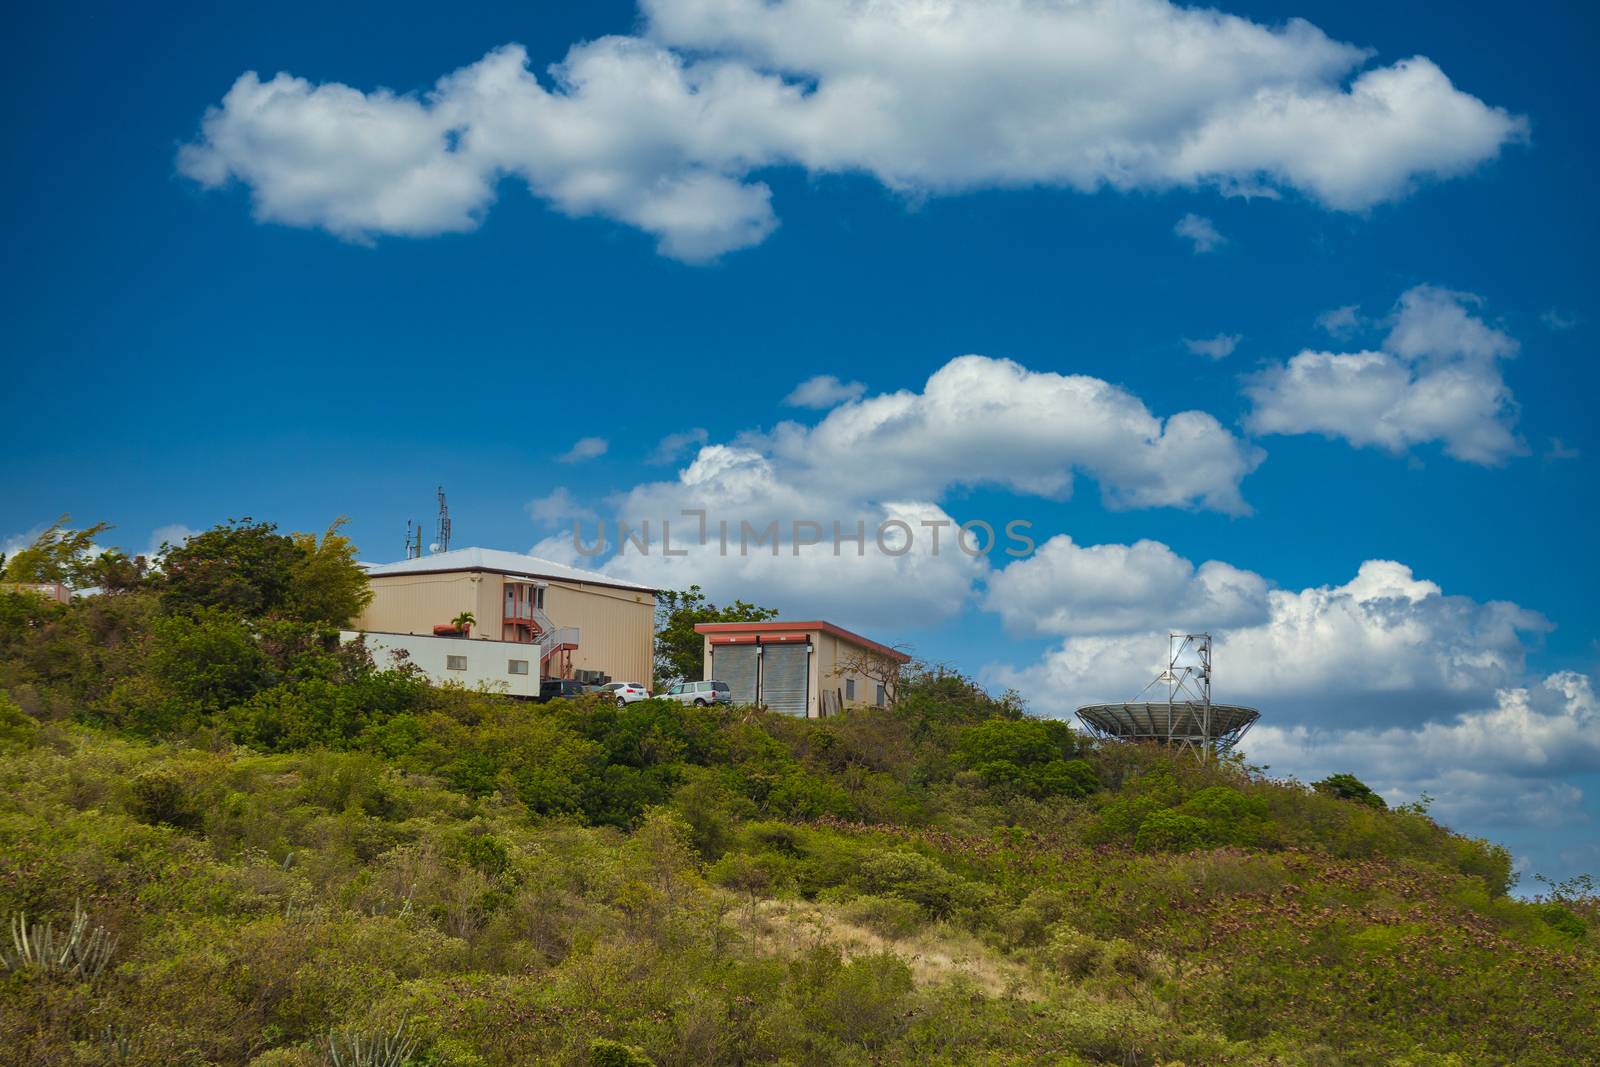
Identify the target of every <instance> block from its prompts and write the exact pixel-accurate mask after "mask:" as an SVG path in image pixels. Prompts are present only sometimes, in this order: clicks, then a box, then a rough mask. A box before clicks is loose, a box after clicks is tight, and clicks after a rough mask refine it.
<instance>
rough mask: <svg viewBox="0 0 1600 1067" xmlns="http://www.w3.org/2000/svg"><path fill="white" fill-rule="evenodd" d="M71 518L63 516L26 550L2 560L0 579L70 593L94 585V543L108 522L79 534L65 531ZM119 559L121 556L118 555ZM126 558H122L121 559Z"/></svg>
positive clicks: (76, 531) (108, 527)
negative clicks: (54, 586)
mask: <svg viewBox="0 0 1600 1067" xmlns="http://www.w3.org/2000/svg"><path fill="white" fill-rule="evenodd" d="M71 521H72V516H70V515H63V516H61V517H60V518H59V519H57V520H56V521H55V522H53V523H51V524H50V527H49V529H47V530H45V531H44V532H43V533H41V534H40V535H39V536H38V537H35V538H34V539H33V543H32V544H30V545H29V546H28V547H27V548H23V549H18V550H17V551H16V552H15V553H13V554H12V555H11V556H9V557H7V558H6V559H5V561H4V562H5V567H4V569H3V570H0V579H3V580H5V581H7V582H29V583H33V582H37V583H54V582H60V583H61V584H62V585H65V586H67V587H68V588H71V589H86V588H88V587H90V586H93V585H95V584H97V582H96V580H95V575H96V573H97V572H96V570H95V557H96V556H97V555H99V552H98V551H97V550H96V545H95V543H94V540H95V538H96V537H99V536H100V535H101V534H103V533H105V532H106V531H107V530H109V529H111V524H110V523H108V522H97V523H95V524H93V525H92V526H85V527H84V528H83V529H81V530H72V529H68V528H67V523H69V522H71ZM118 555H119V556H121V553H118ZM122 558H124V559H125V558H126V557H122Z"/></svg>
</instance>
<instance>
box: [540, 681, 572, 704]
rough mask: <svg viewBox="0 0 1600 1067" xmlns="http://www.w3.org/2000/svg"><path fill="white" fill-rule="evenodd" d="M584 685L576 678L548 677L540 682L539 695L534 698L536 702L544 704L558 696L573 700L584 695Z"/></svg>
mask: <svg viewBox="0 0 1600 1067" xmlns="http://www.w3.org/2000/svg"><path fill="white" fill-rule="evenodd" d="M583 692H584V685H583V683H582V682H580V681H578V680H577V679H575V678H546V679H545V680H544V681H542V682H540V683H539V695H538V696H536V697H534V698H533V702H534V703H535V704H543V703H545V702H546V701H549V700H554V699H556V698H557V697H564V698H565V699H567V700H571V699H573V698H574V697H579V696H582V695H583Z"/></svg>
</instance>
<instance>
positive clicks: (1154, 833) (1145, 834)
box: [1133, 808, 1218, 852]
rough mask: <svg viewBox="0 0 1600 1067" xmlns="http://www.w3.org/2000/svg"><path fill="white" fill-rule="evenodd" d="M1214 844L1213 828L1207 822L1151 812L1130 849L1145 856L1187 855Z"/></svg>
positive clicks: (1178, 814) (1173, 813)
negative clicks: (1157, 852)
mask: <svg viewBox="0 0 1600 1067" xmlns="http://www.w3.org/2000/svg"><path fill="white" fill-rule="evenodd" d="M1217 843H1218V838H1217V832H1216V828H1215V826H1214V825H1213V824H1212V823H1211V822H1210V821H1208V820H1206V819H1202V818H1199V817H1197V816H1194V815H1185V814H1184V813H1182V812H1181V811H1177V810H1176V809H1173V808H1160V809H1158V810H1156V811H1152V812H1151V813H1150V814H1149V815H1148V816H1146V817H1145V819H1144V821H1143V822H1141V823H1140V824H1139V830H1138V833H1137V834H1136V835H1135V836H1134V840H1133V844H1134V847H1135V848H1138V849H1140V850H1142V851H1145V852H1156V851H1159V852H1188V851H1190V850H1191V849H1196V848H1209V847H1211V846H1212V845H1215V844H1217Z"/></svg>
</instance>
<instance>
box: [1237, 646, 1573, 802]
mask: <svg viewBox="0 0 1600 1067" xmlns="http://www.w3.org/2000/svg"><path fill="white" fill-rule="evenodd" d="M1246 748H1247V750H1248V753H1249V756H1250V758H1251V759H1252V760H1253V761H1258V762H1265V763H1267V764H1269V765H1270V766H1271V767H1272V770H1273V773H1277V774H1296V775H1299V776H1301V777H1304V778H1309V777H1311V776H1313V775H1316V776H1321V775H1324V774H1327V773H1333V772H1334V771H1342V772H1348V773H1352V774H1355V775H1356V776H1357V777H1359V778H1361V779H1362V780H1363V781H1365V782H1366V783H1367V784H1368V785H1371V786H1372V787H1373V788H1375V789H1377V790H1378V791H1379V792H1380V793H1383V794H1384V795H1385V797H1386V798H1387V799H1389V800H1390V801H1400V800H1411V799H1415V798H1416V797H1417V796H1418V795H1419V794H1421V793H1424V792H1426V793H1428V794H1429V795H1431V796H1433V797H1434V798H1435V800H1436V805H1435V808H1434V810H1435V812H1436V814H1439V815H1441V816H1442V817H1444V818H1445V819H1446V821H1449V822H1451V823H1473V824H1478V825H1483V824H1491V825H1517V824H1535V825H1554V824H1561V823H1568V822H1571V821H1573V820H1574V819H1575V818H1581V817H1582V811H1581V807H1580V805H1579V801H1580V799H1581V795H1582V794H1581V790H1580V789H1579V787H1578V786H1576V785H1574V784H1572V783H1571V782H1569V781H1565V780H1563V776H1570V775H1574V774H1581V773H1586V772H1594V771H1600V704H1597V702H1596V698H1595V693H1594V686H1593V682H1592V680H1591V679H1590V678H1589V677H1588V676H1587V675H1583V674H1578V673H1575V672H1571V671H1563V672H1559V673H1557V674H1552V675H1550V676H1549V677H1547V678H1545V679H1544V680H1543V681H1542V682H1541V683H1540V684H1538V685H1536V686H1531V687H1512V688H1508V689H1502V690H1500V691H1499V692H1497V693H1495V694H1493V696H1492V698H1491V700H1490V701H1488V702H1487V706H1485V707H1482V708H1475V709H1473V710H1470V711H1466V712H1463V713H1461V714H1459V715H1455V716H1450V717H1447V718H1444V719H1441V720H1439V721H1434V722H1425V723H1422V724H1421V725H1406V726H1391V727H1377V726H1374V727H1367V728H1363V729H1354V730H1351V729H1342V728H1341V727H1340V725H1339V724H1338V722H1337V721H1330V722H1326V723H1322V724H1302V725H1296V726H1284V725H1280V724H1275V723H1272V722H1271V721H1263V722H1262V723H1261V725H1259V726H1257V727H1256V729H1255V730H1254V731H1252V732H1251V734H1250V735H1249V737H1248V739H1247V743H1246Z"/></svg>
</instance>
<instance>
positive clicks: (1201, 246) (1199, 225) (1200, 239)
mask: <svg viewBox="0 0 1600 1067" xmlns="http://www.w3.org/2000/svg"><path fill="white" fill-rule="evenodd" d="M1172 232H1173V233H1174V234H1176V235H1177V236H1179V237H1182V238H1183V239H1184V240H1186V241H1188V242H1190V243H1191V244H1192V245H1193V246H1194V254H1195V255H1197V256H1198V255H1201V254H1203V253H1205V252H1215V251H1216V250H1217V249H1219V248H1221V247H1222V246H1223V245H1225V244H1227V243H1228V239H1227V238H1226V237H1224V236H1222V233H1221V231H1220V230H1218V229H1217V225H1216V223H1214V222H1212V221H1211V220H1210V219H1208V218H1206V217H1205V216H1203V215H1196V214H1195V213H1194V212H1192V211H1191V212H1190V213H1189V214H1187V215H1185V216H1184V217H1183V218H1181V219H1179V220H1178V222H1177V225H1175V226H1173V227H1172Z"/></svg>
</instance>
